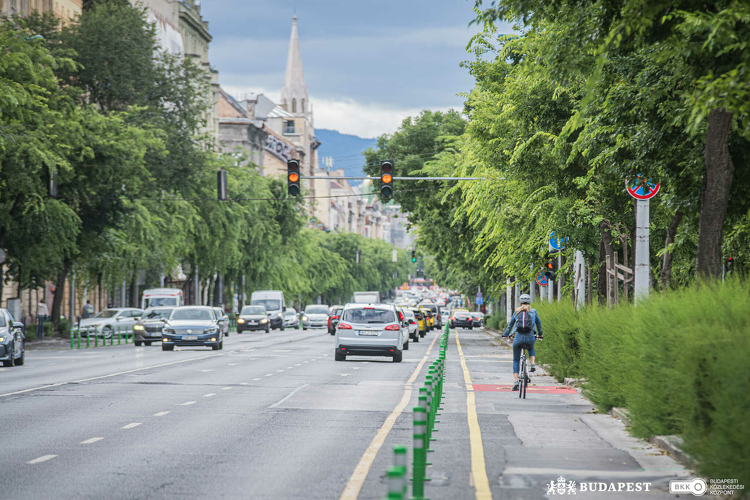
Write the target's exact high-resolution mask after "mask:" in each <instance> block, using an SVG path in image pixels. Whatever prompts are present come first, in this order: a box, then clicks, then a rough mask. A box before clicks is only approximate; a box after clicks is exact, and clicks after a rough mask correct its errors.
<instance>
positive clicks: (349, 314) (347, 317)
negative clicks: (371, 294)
mask: <svg viewBox="0 0 750 500" xmlns="http://www.w3.org/2000/svg"><path fill="white" fill-rule="evenodd" d="M342 321H350V322H352V323H370V324H372V323H395V322H396V315H395V314H394V313H393V311H391V310H389V309H349V310H347V311H344V317H343V318H342Z"/></svg>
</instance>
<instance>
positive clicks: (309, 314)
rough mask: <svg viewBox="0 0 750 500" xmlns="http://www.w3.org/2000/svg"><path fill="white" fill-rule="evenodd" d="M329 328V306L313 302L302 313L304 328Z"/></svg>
mask: <svg viewBox="0 0 750 500" xmlns="http://www.w3.org/2000/svg"><path fill="white" fill-rule="evenodd" d="M308 328H328V306H326V305H320V304H317V305H315V304H313V305H309V306H307V307H305V312H304V313H303V314H302V329H303V330H307V329H308Z"/></svg>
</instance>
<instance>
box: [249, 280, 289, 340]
mask: <svg viewBox="0 0 750 500" xmlns="http://www.w3.org/2000/svg"><path fill="white" fill-rule="evenodd" d="M250 305H253V306H263V307H265V308H266V311H267V312H268V321H269V323H270V326H271V329H272V330H275V329H276V328H278V329H279V330H281V331H282V332H283V331H284V311H286V301H285V300H284V292H281V291H279V290H261V291H256V292H253V294H252V295H251V296H250Z"/></svg>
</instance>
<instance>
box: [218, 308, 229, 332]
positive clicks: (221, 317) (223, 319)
mask: <svg viewBox="0 0 750 500" xmlns="http://www.w3.org/2000/svg"><path fill="white" fill-rule="evenodd" d="M214 313H216V319H217V321H218V323H219V326H220V327H221V332H222V333H223V334H224V336H225V337H229V315H228V314H227V313H225V312H224V309H222V308H221V307H214Z"/></svg>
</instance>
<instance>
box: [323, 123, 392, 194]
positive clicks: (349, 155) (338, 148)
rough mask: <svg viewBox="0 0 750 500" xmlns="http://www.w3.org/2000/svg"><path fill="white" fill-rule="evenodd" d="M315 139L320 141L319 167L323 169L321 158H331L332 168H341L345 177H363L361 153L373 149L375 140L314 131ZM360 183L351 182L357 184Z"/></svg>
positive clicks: (325, 130)
mask: <svg viewBox="0 0 750 500" xmlns="http://www.w3.org/2000/svg"><path fill="white" fill-rule="evenodd" d="M315 137H316V138H317V139H318V140H319V141H320V147H319V148H318V158H319V159H320V166H321V167H325V166H326V164H325V160H324V159H323V158H326V157H331V158H333V168H334V169H338V168H343V169H344V173H345V175H347V176H350V175H351V176H363V175H364V173H363V171H362V166H363V165H364V157H363V156H362V152H363V151H364V150H366V149H367V148H370V147H374V146H375V144H376V143H377V141H378V140H377V139H365V138H362V137H358V136H356V135H349V134H342V133H340V132H337V131H336V130H327V129H315ZM360 182H361V181H352V184H357V185H358V184H359V183H360Z"/></svg>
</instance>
